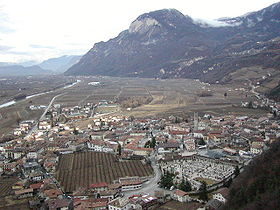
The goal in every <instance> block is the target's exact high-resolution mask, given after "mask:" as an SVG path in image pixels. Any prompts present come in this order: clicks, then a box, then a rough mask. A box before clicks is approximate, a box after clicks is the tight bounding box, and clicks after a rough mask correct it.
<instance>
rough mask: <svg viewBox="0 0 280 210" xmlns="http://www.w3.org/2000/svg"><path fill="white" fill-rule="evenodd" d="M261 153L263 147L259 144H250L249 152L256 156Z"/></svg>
mask: <svg viewBox="0 0 280 210" xmlns="http://www.w3.org/2000/svg"><path fill="white" fill-rule="evenodd" d="M262 151H263V146H262V145H261V144H258V143H257V142H252V144H251V147H250V152H251V153H252V154H254V155H258V154H260V153H262Z"/></svg>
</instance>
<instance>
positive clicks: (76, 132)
mask: <svg viewBox="0 0 280 210" xmlns="http://www.w3.org/2000/svg"><path fill="white" fill-rule="evenodd" d="M73 133H74V134H75V135H78V134H79V131H78V130H77V128H76V127H75V128H74V130H73Z"/></svg>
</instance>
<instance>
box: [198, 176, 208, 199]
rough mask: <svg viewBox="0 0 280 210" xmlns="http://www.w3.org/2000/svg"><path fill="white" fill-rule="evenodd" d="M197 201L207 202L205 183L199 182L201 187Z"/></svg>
mask: <svg viewBox="0 0 280 210" xmlns="http://www.w3.org/2000/svg"><path fill="white" fill-rule="evenodd" d="M199 191H200V193H199V197H198V198H199V199H200V200H204V201H208V194H207V184H206V182H205V181H202V182H201V186H200V188H199Z"/></svg>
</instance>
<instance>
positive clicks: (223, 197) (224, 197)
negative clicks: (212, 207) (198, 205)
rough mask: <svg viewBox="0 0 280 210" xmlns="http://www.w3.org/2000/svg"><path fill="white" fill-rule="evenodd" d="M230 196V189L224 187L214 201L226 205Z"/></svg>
mask: <svg viewBox="0 0 280 210" xmlns="http://www.w3.org/2000/svg"><path fill="white" fill-rule="evenodd" d="M228 196H229V189H228V188H226V187H224V188H221V189H219V190H218V191H217V192H216V193H215V194H214V195H213V199H216V200H218V201H220V202H222V203H225V202H226V201H227V198H228Z"/></svg>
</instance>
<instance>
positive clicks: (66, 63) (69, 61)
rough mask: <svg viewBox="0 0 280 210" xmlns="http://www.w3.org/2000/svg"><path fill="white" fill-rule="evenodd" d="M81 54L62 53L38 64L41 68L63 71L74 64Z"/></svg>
mask: <svg viewBox="0 0 280 210" xmlns="http://www.w3.org/2000/svg"><path fill="white" fill-rule="evenodd" d="M81 57H82V56H80V55H64V56H61V57H58V58H51V59H48V60H46V61H43V62H42V63H40V64H38V65H39V66H40V67H41V68H43V69H48V70H51V71H54V72H56V73H63V72H65V71H66V70H67V69H69V68H70V67H71V66H72V65H74V64H76V63H77V62H78V61H79V60H80V58H81Z"/></svg>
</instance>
